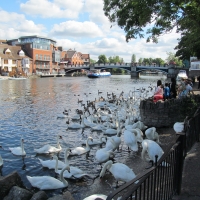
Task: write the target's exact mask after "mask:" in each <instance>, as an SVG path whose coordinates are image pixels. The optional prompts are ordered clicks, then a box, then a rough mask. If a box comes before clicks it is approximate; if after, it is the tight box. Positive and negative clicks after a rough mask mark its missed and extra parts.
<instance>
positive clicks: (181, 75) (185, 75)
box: [176, 70, 188, 83]
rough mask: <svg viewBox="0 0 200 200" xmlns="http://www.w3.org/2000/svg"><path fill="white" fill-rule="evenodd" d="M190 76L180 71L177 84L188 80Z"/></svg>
mask: <svg viewBox="0 0 200 200" xmlns="http://www.w3.org/2000/svg"><path fill="white" fill-rule="evenodd" d="M187 78H188V76H187V73H186V71H185V70H180V71H179V73H178V75H177V77H176V82H177V83H180V81H181V79H187Z"/></svg>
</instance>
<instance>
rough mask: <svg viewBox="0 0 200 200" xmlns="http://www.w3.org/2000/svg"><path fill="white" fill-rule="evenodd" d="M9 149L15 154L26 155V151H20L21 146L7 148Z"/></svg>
mask: <svg viewBox="0 0 200 200" xmlns="http://www.w3.org/2000/svg"><path fill="white" fill-rule="evenodd" d="M9 149H10V151H11V152H12V153H13V154H14V155H17V156H21V155H26V152H25V151H24V152H22V148H21V147H13V148H9Z"/></svg>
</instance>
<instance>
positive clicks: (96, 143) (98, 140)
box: [82, 135, 107, 146]
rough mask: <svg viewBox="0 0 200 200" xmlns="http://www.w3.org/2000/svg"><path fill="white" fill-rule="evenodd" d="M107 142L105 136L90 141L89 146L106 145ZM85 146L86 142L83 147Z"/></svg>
mask: <svg viewBox="0 0 200 200" xmlns="http://www.w3.org/2000/svg"><path fill="white" fill-rule="evenodd" d="M106 141H107V137H106V136H104V135H103V136H101V137H100V138H99V139H93V141H91V140H89V141H88V144H89V145H90V146H94V145H101V144H103V143H106ZM85 144H86V141H85V142H83V143H82V145H85Z"/></svg>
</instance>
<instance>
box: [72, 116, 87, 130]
mask: <svg viewBox="0 0 200 200" xmlns="http://www.w3.org/2000/svg"><path fill="white" fill-rule="evenodd" d="M83 120H84V119H83V118H82V120H81V123H77V122H74V123H70V124H69V125H68V128H71V129H79V128H84V127H85V124H84V122H83Z"/></svg>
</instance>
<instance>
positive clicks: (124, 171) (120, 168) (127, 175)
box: [100, 160, 136, 183]
mask: <svg viewBox="0 0 200 200" xmlns="http://www.w3.org/2000/svg"><path fill="white" fill-rule="evenodd" d="M106 170H108V171H110V172H111V174H112V175H113V176H114V178H115V179H116V180H117V183H118V181H122V182H129V181H131V180H133V179H134V178H135V177H136V175H135V173H134V172H133V170H132V169H131V168H129V167H128V166H127V165H125V164H123V163H114V164H113V162H112V160H109V161H107V162H106V163H105V164H104V166H103V168H102V170H101V172H100V178H102V177H103V176H104V175H105V172H106Z"/></svg>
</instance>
